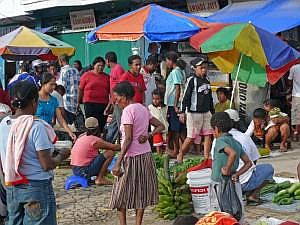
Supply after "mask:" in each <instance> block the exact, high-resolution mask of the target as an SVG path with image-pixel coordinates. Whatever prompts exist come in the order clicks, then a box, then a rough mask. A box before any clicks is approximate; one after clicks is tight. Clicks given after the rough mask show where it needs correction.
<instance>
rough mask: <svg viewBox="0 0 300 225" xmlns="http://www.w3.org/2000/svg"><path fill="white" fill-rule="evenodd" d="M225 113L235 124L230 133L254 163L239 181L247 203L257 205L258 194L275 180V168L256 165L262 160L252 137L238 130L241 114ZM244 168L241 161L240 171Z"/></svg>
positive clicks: (232, 111) (269, 165) (227, 111)
mask: <svg viewBox="0 0 300 225" xmlns="http://www.w3.org/2000/svg"><path fill="white" fill-rule="evenodd" d="M225 112H226V113H227V114H228V115H229V117H230V118H231V119H232V121H233V124H234V126H233V128H232V129H231V130H230V131H229V133H230V134H231V135H232V136H233V138H234V139H235V140H237V141H238V142H239V143H240V144H241V145H242V147H243V150H244V151H245V152H246V154H247V155H248V157H249V159H250V160H251V161H253V162H254V163H253V165H252V167H251V168H250V169H249V170H247V171H246V172H245V173H243V174H242V175H241V176H240V177H239V181H240V183H241V185H242V191H243V192H244V193H247V194H246V195H247V202H248V203H249V204H252V205H257V204H259V203H260V200H259V198H258V196H257V194H258V193H259V191H260V190H261V189H262V188H263V187H264V186H265V185H266V184H267V183H268V182H269V181H272V180H273V174H274V168H273V166H272V165H271V164H259V165H256V161H257V160H258V159H259V158H260V155H259V152H258V149H257V147H256V145H255V144H254V142H253V141H252V139H251V137H250V136H248V135H246V134H244V133H242V132H240V131H239V130H237V128H238V127H237V124H238V122H239V120H240V118H239V113H238V112H237V111H236V110H233V109H227V110H225ZM242 166H243V161H242V160H240V162H239V167H238V170H239V169H240V168H241V167H242Z"/></svg>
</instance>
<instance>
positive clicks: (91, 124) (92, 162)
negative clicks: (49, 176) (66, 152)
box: [71, 117, 120, 185]
mask: <svg viewBox="0 0 300 225" xmlns="http://www.w3.org/2000/svg"><path fill="white" fill-rule="evenodd" d="M85 127H86V129H87V132H86V133H84V134H82V135H81V136H80V137H79V138H78V139H77V140H76V142H75V144H74V146H73V148H72V152H71V165H72V170H73V173H74V175H77V176H82V177H85V178H87V179H90V178H91V177H93V176H97V178H96V180H95V184H97V185H106V184H112V182H111V181H109V180H107V179H105V178H104V176H105V175H106V173H107V168H108V166H109V164H110V163H111V161H112V159H113V156H114V152H113V151H119V150H120V145H116V144H111V143H109V142H106V141H104V140H103V139H101V138H100V137H99V136H100V129H99V124H98V120H97V119H96V118H94V117H89V118H87V119H86V120H85ZM99 149H105V151H104V153H99Z"/></svg>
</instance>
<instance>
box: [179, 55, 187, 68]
mask: <svg viewBox="0 0 300 225" xmlns="http://www.w3.org/2000/svg"><path fill="white" fill-rule="evenodd" d="M186 64H187V63H186V62H185V61H184V60H183V59H181V58H178V59H177V62H176V65H177V66H178V67H179V68H180V69H181V70H185V67H186Z"/></svg>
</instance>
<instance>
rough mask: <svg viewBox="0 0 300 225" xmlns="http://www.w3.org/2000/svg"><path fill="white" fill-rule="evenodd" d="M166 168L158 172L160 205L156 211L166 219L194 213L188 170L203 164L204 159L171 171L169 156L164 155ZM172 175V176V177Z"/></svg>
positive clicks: (188, 161)
mask: <svg viewBox="0 0 300 225" xmlns="http://www.w3.org/2000/svg"><path fill="white" fill-rule="evenodd" d="M163 159H164V166H163V168H159V169H158V172H157V177H158V189H159V203H158V205H157V206H156V207H155V210H156V211H157V212H158V213H159V216H160V217H162V218H164V219H169V220H172V219H175V218H176V217H177V216H178V215H187V214H191V213H192V205H191V200H192V196H191V193H190V190H189V186H188V185H187V184H186V180H187V178H186V170H187V169H188V168H190V167H193V166H195V165H197V164H199V163H200V162H201V160H202V159H193V160H187V161H186V162H184V163H182V164H179V165H174V166H172V167H171V169H169V160H170V158H169V156H168V155H164V156H163ZM170 174H171V175H170Z"/></svg>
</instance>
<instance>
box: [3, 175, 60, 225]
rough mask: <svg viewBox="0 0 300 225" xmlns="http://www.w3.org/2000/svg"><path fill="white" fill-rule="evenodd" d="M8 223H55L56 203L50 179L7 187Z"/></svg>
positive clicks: (39, 224)
mask: <svg viewBox="0 0 300 225" xmlns="http://www.w3.org/2000/svg"><path fill="white" fill-rule="evenodd" d="M7 209H8V223H7V224H8V225H23V224H24V225H56V224H57V222H56V203H55V196H54V192H53V187H52V181H51V180H35V181H33V180H30V181H29V184H21V185H17V186H9V187H7Z"/></svg>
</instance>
